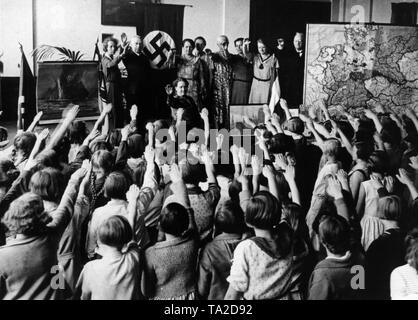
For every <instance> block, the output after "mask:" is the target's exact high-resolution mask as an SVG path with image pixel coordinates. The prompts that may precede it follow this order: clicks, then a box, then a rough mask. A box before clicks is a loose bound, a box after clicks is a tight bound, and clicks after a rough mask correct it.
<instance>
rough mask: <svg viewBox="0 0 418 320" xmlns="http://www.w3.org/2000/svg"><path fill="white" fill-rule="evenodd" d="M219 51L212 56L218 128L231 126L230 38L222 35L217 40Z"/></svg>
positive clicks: (215, 111) (214, 99) (215, 112)
mask: <svg viewBox="0 0 418 320" xmlns="http://www.w3.org/2000/svg"><path fill="white" fill-rule="evenodd" d="M217 45H218V48H219V52H215V53H214V54H213V55H212V57H211V60H212V63H211V64H212V68H213V69H212V72H213V102H214V110H213V112H214V115H215V123H214V125H215V126H216V128H228V127H229V105H230V101H231V90H232V80H233V78H232V57H233V56H232V55H231V54H230V53H229V52H228V46H229V40H228V38H227V37H226V36H220V37H218V40H217Z"/></svg>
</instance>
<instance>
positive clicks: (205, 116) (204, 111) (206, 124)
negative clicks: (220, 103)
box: [200, 108, 210, 147]
mask: <svg viewBox="0 0 418 320" xmlns="http://www.w3.org/2000/svg"><path fill="white" fill-rule="evenodd" d="M200 117H201V118H202V120H203V124H204V128H205V146H206V147H207V146H209V136H210V124H209V111H208V109H206V108H203V109H202V111H201V112H200Z"/></svg>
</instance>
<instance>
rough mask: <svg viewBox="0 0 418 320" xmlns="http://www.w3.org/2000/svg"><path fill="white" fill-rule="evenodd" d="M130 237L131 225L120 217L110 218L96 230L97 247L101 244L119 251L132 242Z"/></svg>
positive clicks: (131, 233)
mask: <svg viewBox="0 0 418 320" xmlns="http://www.w3.org/2000/svg"><path fill="white" fill-rule="evenodd" d="M132 237H133V232H132V228H131V225H130V224H129V222H128V220H127V219H126V218H125V217H122V216H112V217H110V218H108V219H106V220H105V221H104V222H103V223H102V224H101V225H100V227H99V229H98V230H97V238H98V240H99V245H100V244H103V245H106V246H109V247H113V248H116V249H117V250H119V251H120V250H122V248H123V246H124V245H126V244H127V243H129V242H130V241H131V240H132Z"/></svg>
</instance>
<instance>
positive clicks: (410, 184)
mask: <svg viewBox="0 0 418 320" xmlns="http://www.w3.org/2000/svg"><path fill="white" fill-rule="evenodd" d="M396 178H398V180H399V182H400V183H402V184H403V185H405V186H406V187H407V188H408V190H409V192H410V194H411V198H412V200H415V199H417V198H418V190H417V187H415V184H414V181H413V180H412V179H411V178H410V177H409V176H408V173H407V172H406V170H405V169H399V174H398V175H396Z"/></svg>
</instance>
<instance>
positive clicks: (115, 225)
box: [75, 185, 142, 300]
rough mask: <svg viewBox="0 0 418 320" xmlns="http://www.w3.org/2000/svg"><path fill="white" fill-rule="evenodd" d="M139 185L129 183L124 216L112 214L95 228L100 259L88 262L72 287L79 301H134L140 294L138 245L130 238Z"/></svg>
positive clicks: (133, 226)
mask: <svg viewBox="0 0 418 320" xmlns="http://www.w3.org/2000/svg"><path fill="white" fill-rule="evenodd" d="M139 193H140V191H139V188H138V187H137V186H135V185H133V186H131V188H130V190H129V192H128V194H127V198H128V202H129V210H128V212H129V214H128V217H127V218H126V217H123V216H120V215H115V216H112V217H110V218H108V219H107V220H104V221H103V223H102V224H101V225H100V226H99V228H98V230H97V237H98V253H99V254H100V255H101V256H102V259H98V260H93V261H90V262H88V263H87V264H86V265H85V266H84V268H83V271H82V272H81V274H80V278H79V280H78V283H77V286H76V294H75V296H76V298H80V299H81V300H138V299H140V298H141V297H142V295H141V290H140V284H141V263H140V251H139V247H138V245H137V244H136V243H135V242H134V241H132V240H133V232H132V230H133V229H135V220H136V217H135V216H136V201H137V198H138V196H139Z"/></svg>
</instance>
